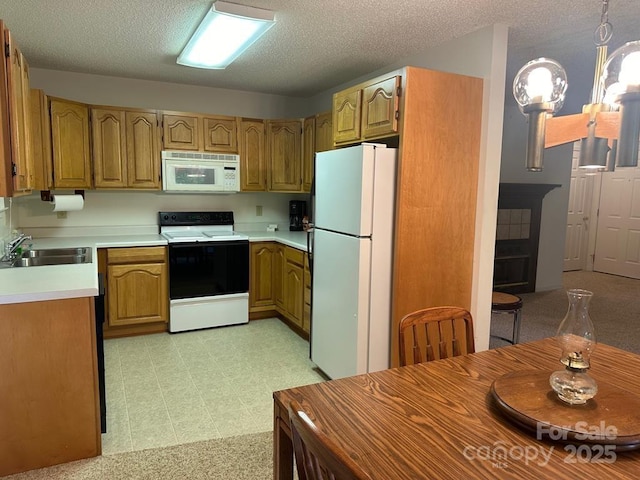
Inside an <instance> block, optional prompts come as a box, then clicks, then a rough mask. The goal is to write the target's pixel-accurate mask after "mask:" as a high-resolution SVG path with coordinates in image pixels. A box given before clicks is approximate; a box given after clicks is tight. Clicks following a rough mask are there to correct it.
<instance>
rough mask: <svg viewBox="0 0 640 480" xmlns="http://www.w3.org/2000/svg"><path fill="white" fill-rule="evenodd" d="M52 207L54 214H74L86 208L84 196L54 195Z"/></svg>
mask: <svg viewBox="0 0 640 480" xmlns="http://www.w3.org/2000/svg"><path fill="white" fill-rule="evenodd" d="M51 205H53V211H54V212H73V211H76V210H82V209H83V208H84V198H83V197H82V195H53V196H52V197H51Z"/></svg>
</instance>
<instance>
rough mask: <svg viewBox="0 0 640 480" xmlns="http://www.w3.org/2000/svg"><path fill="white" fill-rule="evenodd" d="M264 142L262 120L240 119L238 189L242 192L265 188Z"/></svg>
mask: <svg viewBox="0 0 640 480" xmlns="http://www.w3.org/2000/svg"><path fill="white" fill-rule="evenodd" d="M264 143H265V140H264V121H262V120H242V122H241V123H240V190H242V191H243V192H264V191H265V190H266V189H267V168H266V163H265V151H264Z"/></svg>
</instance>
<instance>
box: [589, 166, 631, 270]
mask: <svg viewBox="0 0 640 480" xmlns="http://www.w3.org/2000/svg"><path fill="white" fill-rule="evenodd" d="M593 269H594V270H595V271H597V272H603V273H610V274H613V275H622V276H625V277H631V278H638V279H640V168H619V169H618V170H616V171H615V172H607V173H603V174H602V192H601V195H600V213H599V218H598V232H597V238H596V250H595V258H594V265H593Z"/></svg>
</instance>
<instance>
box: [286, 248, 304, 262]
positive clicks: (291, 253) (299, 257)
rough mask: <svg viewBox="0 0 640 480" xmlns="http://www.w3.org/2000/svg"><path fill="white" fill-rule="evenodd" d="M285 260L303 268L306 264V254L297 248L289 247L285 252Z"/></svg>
mask: <svg viewBox="0 0 640 480" xmlns="http://www.w3.org/2000/svg"><path fill="white" fill-rule="evenodd" d="M285 258H286V259H287V261H288V262H291V263H295V264H297V265H300V266H302V265H303V263H304V252H303V251H302V250H298V249H296V248H291V247H287V249H286V250H285Z"/></svg>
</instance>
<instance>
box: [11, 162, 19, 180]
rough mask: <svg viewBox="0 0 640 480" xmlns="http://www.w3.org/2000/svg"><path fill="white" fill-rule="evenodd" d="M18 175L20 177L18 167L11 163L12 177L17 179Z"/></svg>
mask: <svg viewBox="0 0 640 480" xmlns="http://www.w3.org/2000/svg"><path fill="white" fill-rule="evenodd" d="M16 175H18V167H17V166H16V164H15V163H14V162H11V176H12V177H15V176H16Z"/></svg>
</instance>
